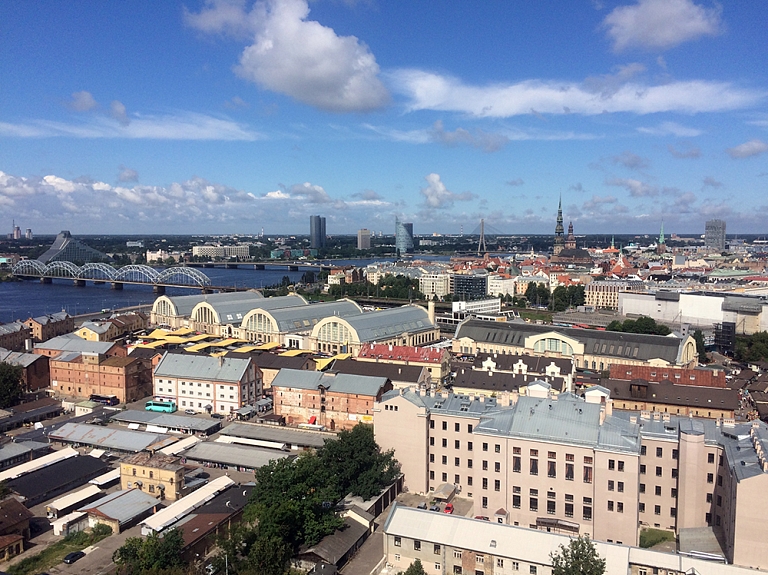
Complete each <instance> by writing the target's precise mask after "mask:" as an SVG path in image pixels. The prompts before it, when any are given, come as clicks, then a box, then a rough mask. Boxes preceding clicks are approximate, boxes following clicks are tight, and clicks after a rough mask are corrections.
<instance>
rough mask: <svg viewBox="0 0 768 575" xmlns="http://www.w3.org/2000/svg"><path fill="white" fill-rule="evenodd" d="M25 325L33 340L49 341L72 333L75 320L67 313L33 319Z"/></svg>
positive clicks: (61, 312)
mask: <svg viewBox="0 0 768 575" xmlns="http://www.w3.org/2000/svg"><path fill="white" fill-rule="evenodd" d="M24 323H26V324H27V327H28V328H29V330H30V333H31V335H32V339H33V340H34V341H35V342H42V341H48V340H49V339H51V338H54V337H57V336H59V335H64V334H65V333H70V332H72V331H74V329H75V320H74V318H73V317H71V316H70V315H69V314H68V313H67V312H65V311H60V312H58V313H52V314H49V315H41V316H38V317H31V318H29V319H28V320H27V321H26V322H24Z"/></svg>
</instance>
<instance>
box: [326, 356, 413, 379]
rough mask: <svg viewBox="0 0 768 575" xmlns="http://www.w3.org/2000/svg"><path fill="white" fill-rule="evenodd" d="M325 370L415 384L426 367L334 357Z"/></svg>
mask: <svg viewBox="0 0 768 575" xmlns="http://www.w3.org/2000/svg"><path fill="white" fill-rule="evenodd" d="M325 371H326V372H336V373H348V374H352V375H366V376H372V377H386V378H387V379H389V380H390V381H392V382H395V381H398V382H407V383H412V384H417V383H419V381H420V380H421V378H422V376H423V375H424V372H425V371H428V368H427V367H424V366H420V365H398V364H394V363H385V362H376V361H357V360H354V359H335V360H333V362H332V363H331V364H330V365H329V366H328V367H327V368H326V369H325Z"/></svg>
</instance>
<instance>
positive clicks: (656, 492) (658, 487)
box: [653, 485, 661, 495]
mask: <svg viewBox="0 0 768 575" xmlns="http://www.w3.org/2000/svg"><path fill="white" fill-rule="evenodd" d="M653 491H654V495H661V485H657V486H656V487H654V488H653Z"/></svg>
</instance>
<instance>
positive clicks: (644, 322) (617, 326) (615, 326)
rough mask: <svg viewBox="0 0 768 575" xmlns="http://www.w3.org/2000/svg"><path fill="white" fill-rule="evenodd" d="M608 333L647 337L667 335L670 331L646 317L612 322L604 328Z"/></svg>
mask: <svg viewBox="0 0 768 575" xmlns="http://www.w3.org/2000/svg"><path fill="white" fill-rule="evenodd" d="M605 329H606V330H608V331H623V332H624V333H643V334H648V335H669V334H670V333H672V330H671V329H669V328H668V327H667V326H666V325H664V324H661V323H656V320H655V319H653V318H650V317H647V316H640V317H639V318H637V319H636V320H635V319H627V320H624V321H623V322H620V321H618V320H613V321H612V322H611V323H609V324H608V326H607V327H606V328H605Z"/></svg>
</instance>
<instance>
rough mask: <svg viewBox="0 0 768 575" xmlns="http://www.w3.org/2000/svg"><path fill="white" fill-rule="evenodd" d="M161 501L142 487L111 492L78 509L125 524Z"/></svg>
mask: <svg viewBox="0 0 768 575" xmlns="http://www.w3.org/2000/svg"><path fill="white" fill-rule="evenodd" d="M159 503H160V502H159V501H158V500H157V499H156V498H154V497H152V496H151V495H149V494H148V493H144V492H143V491H141V489H128V490H126V491H115V492H114V493H110V494H109V495H107V496H106V497H102V498H101V499H99V500H97V501H94V502H93V503H91V504H90V505H88V506H87V507H83V508H82V509H78V511H83V512H86V513H91V514H93V515H97V516H100V517H104V518H106V519H112V520H115V521H117V522H118V524H120V525H124V524H126V523H129V522H130V521H132V520H133V519H134V518H136V517H138V516H139V515H143V514H144V513H146V512H147V511H149V510H150V509H152V508H153V507H155V506H156V505H158V504H159Z"/></svg>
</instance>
